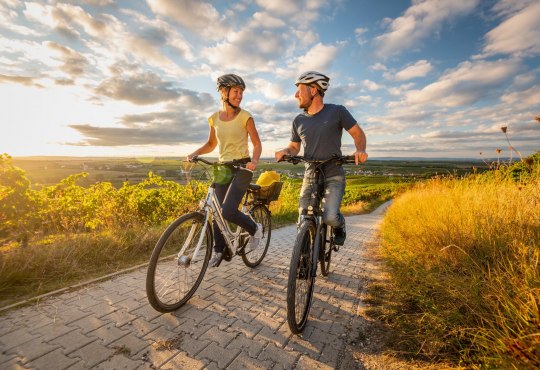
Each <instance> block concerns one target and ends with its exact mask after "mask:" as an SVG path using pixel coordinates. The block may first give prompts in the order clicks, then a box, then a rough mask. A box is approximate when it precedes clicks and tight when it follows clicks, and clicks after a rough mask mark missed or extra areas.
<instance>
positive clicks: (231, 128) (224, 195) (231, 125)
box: [187, 74, 262, 267]
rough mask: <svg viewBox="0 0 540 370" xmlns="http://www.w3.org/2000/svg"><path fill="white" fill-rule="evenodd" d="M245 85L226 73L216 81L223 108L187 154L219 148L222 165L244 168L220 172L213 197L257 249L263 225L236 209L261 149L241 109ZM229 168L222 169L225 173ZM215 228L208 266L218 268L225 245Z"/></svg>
mask: <svg viewBox="0 0 540 370" xmlns="http://www.w3.org/2000/svg"><path fill="white" fill-rule="evenodd" d="M245 88H246V85H245V83H244V80H242V78H241V77H239V76H237V75H234V74H226V75H223V76H221V77H219V78H218V79H217V89H218V91H219V93H220V94H221V102H222V109H221V110H219V111H217V112H215V113H214V114H213V115H212V116H210V118H208V123H209V124H210V132H209V135H208V141H207V142H206V143H205V144H204V145H203V146H201V147H200V148H199V149H197V150H196V151H194V152H193V153H191V154H190V155H188V157H187V159H188V160H189V161H191V160H192V158H193V157H194V156H198V155H201V154H206V153H210V152H211V151H213V150H214V149H215V147H216V146H218V145H219V160H220V161H221V162H229V161H233V160H236V161H240V162H242V163H244V164H245V168H240V169H236V170H235V169H232V170H230V169H229V172H226V171H225V172H223V171H220V175H218V176H216V179H215V190H216V196H217V198H218V200H219V202H220V204H221V206H222V213H223V217H224V218H225V219H226V220H227V221H230V222H232V223H234V224H236V225H238V226H240V227H242V228H244V229H245V230H246V231H247V232H248V233H249V234H250V235H251V237H250V239H249V243H248V248H251V249H254V248H256V247H258V245H259V243H260V240H261V237H262V226H261V224H256V223H255V222H254V221H253V220H252V219H251V218H250V217H249V216H246V215H245V214H243V213H242V212H240V211H239V210H238V206H239V205H240V202H241V201H242V198H243V197H244V194H245V193H246V191H247V189H248V186H249V183H250V182H251V179H252V178H253V171H255V169H256V168H257V163H258V162H259V157H260V156H261V151H262V146H261V140H260V139H259V134H258V133H257V129H256V128H255V122H254V121H253V117H252V116H251V114H250V113H249V112H247V111H245V110H243V109H241V108H240V103H241V102H242V97H243V94H244V90H245ZM248 136H249V138H250V140H251V143H252V144H253V157H252V158H250V157H249V149H248ZM227 169H228V168H224V170H227ZM213 229H214V239H215V244H214V252H215V253H214V256H213V257H212V259H211V260H210V262H209V265H210V266H211V267H218V266H219V264H220V263H221V261H222V260H223V257H224V253H227V251H226V250H225V247H226V245H227V244H226V242H225V239H224V237H223V235H222V234H221V231H220V230H219V228H218V226H217V224H216V222H215V221H214V222H213Z"/></svg>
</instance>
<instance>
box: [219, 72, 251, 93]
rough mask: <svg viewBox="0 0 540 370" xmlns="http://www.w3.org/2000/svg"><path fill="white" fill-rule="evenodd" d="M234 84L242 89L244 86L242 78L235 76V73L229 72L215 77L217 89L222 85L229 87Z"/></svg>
mask: <svg viewBox="0 0 540 370" xmlns="http://www.w3.org/2000/svg"><path fill="white" fill-rule="evenodd" d="M234 86H240V87H241V88H242V89H245V88H246V84H245V83H244V80H242V77H240V76H237V75H235V74H232V73H229V74H226V75H223V76H220V77H218V79H217V89H218V91H219V89H221V88H222V87H226V88H229V89H230V88H231V87H234Z"/></svg>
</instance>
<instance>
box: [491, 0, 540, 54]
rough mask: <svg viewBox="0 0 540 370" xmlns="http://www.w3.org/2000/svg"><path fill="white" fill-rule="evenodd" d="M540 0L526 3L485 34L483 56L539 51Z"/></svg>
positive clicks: (536, 52)
mask: <svg viewBox="0 0 540 370" xmlns="http://www.w3.org/2000/svg"><path fill="white" fill-rule="evenodd" d="M539 19H540V2H538V1H536V2H533V3H530V4H528V6H527V7H525V8H523V9H521V10H520V11H519V12H517V13H516V14H513V15H511V16H510V17H509V18H508V19H506V20H505V21H503V22H502V23H501V24H499V25H498V26H497V27H495V28H494V29H492V30H491V31H489V32H488V33H487V34H486V37H485V39H486V44H485V46H484V49H483V53H484V56H491V55H496V54H512V55H516V54H522V55H537V54H539V53H540V42H539V41H538V40H540V22H539Z"/></svg>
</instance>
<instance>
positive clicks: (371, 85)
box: [362, 80, 381, 91]
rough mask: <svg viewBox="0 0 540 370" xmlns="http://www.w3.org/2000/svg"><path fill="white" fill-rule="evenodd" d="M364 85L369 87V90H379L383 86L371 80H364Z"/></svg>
mask: <svg viewBox="0 0 540 370" xmlns="http://www.w3.org/2000/svg"><path fill="white" fill-rule="evenodd" d="M362 86H363V87H365V88H366V89H368V90H369V91H377V90H379V89H380V88H381V85H379V84H378V83H376V82H374V81H371V80H364V81H362Z"/></svg>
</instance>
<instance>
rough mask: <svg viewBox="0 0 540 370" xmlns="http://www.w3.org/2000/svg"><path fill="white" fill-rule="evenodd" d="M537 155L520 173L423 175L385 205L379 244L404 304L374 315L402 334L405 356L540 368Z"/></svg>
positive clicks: (474, 364) (512, 170)
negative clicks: (424, 177) (433, 177)
mask: <svg viewBox="0 0 540 370" xmlns="http://www.w3.org/2000/svg"><path fill="white" fill-rule="evenodd" d="M537 157H538V158H536V159H535V161H536V162H533V163H532V166H530V168H529V169H527V170H526V171H522V170H520V171H516V168H515V167H514V168H505V167H503V168H500V169H499V170H497V171H493V172H491V173H489V174H484V175H480V176H469V177H467V178H464V179H458V178H451V179H439V180H431V181H427V182H425V183H422V184H419V185H417V186H416V187H415V188H414V189H413V190H410V191H408V192H406V193H404V194H402V195H400V196H399V197H398V198H397V199H396V200H395V202H394V204H393V205H392V206H391V207H390V209H389V210H388V213H387V215H386V217H385V219H384V221H383V225H382V237H383V250H384V254H385V258H386V259H387V261H388V262H389V265H390V272H391V275H392V279H393V281H394V283H393V284H395V286H396V289H395V290H393V291H392V292H391V294H393V295H394V298H393V300H394V301H396V302H401V304H400V305H398V306H395V307H393V308H392V309H391V310H390V311H388V312H385V313H384V315H381V317H380V318H382V319H384V320H385V321H386V322H387V323H389V324H390V325H392V326H394V327H396V328H398V330H399V331H400V332H402V333H403V336H402V339H401V345H402V346H404V347H405V348H407V349H406V352H408V353H410V354H415V355H416V356H419V357H423V358H427V359H430V360H435V361H438V360H440V361H447V360H451V361H453V362H454V363H455V364H456V365H461V366H467V367H470V368H497V369H499V368H501V369H507V368H508V369H528V368H530V369H535V368H538V367H540V313H539V307H540V266H539V261H540V176H539V174H540V173H539V159H540V156H539V155H537ZM530 163H531V162H529V164H530ZM516 166H518V167H519V166H522V164H518V165H516ZM516 173H518V175H519V176H516Z"/></svg>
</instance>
